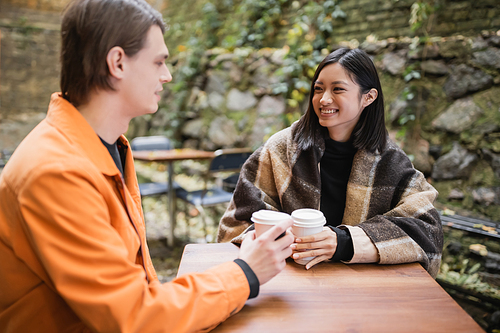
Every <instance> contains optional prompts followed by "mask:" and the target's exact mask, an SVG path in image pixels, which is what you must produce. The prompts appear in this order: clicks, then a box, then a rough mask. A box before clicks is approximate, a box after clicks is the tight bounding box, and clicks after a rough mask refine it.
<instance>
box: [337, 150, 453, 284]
mask: <svg viewBox="0 0 500 333" xmlns="http://www.w3.org/2000/svg"><path fill="white" fill-rule="evenodd" d="M387 155H388V156H385V157H384V156H383V157H382V158H381V160H380V161H379V162H378V163H377V164H374V165H376V167H374V168H373V169H372V173H370V172H367V174H372V176H373V177H371V178H372V180H371V182H372V183H371V184H370V185H371V186H368V187H367V189H368V191H367V193H365V195H364V198H365V200H364V203H365V204H366V202H369V205H367V206H362V205H361V202H362V201H361V200H358V201H359V202H360V206H359V207H358V211H363V210H365V212H366V214H367V216H366V221H364V222H363V223H360V224H359V227H360V228H361V229H363V231H364V232H365V233H366V234H367V235H368V237H370V239H371V240H372V242H373V243H374V244H375V246H376V248H377V250H378V252H379V256H380V261H379V262H380V263H381V264H398V263H406V262H420V263H421V264H422V266H423V267H424V268H425V269H426V270H427V271H428V272H429V274H430V275H432V276H433V277H435V276H436V275H437V273H438V271H439V266H440V263H441V253H442V249H443V230H442V225H441V220H440V217H439V213H438V212H437V210H436V209H435V208H434V205H433V202H434V200H435V199H436V197H437V194H438V193H437V191H436V190H435V189H434V188H433V187H432V186H431V185H430V184H429V183H428V182H427V181H426V180H425V178H424V175H423V174H422V173H421V172H420V171H418V170H415V169H414V168H413V166H412V164H411V162H410V160H409V159H408V157H407V156H406V155H405V154H404V152H402V151H400V150H399V149H392V150H391V151H390V152H388V153H387ZM357 172H359V170H358V171H357ZM351 178H353V177H352V176H351ZM367 178H370V177H367ZM350 181H351V180H350ZM351 187H352V186H351ZM358 188H361V186H359V187H358ZM353 192H355V191H353ZM351 194H352V193H351ZM358 199H359V198H358ZM349 208H350V209H353V208H354V207H352V206H351V207H349ZM346 212H347V209H346Z"/></svg>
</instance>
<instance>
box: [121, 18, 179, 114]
mask: <svg viewBox="0 0 500 333" xmlns="http://www.w3.org/2000/svg"><path fill="white" fill-rule="evenodd" d="M167 57H168V49H167V46H166V45H165V41H164V39H163V34H162V32H161V29H160V27H158V26H157V25H153V26H151V28H150V29H149V31H148V33H147V38H146V42H145V44H144V47H143V48H142V49H141V50H140V51H139V52H138V53H137V54H135V55H134V56H132V57H128V56H126V55H125V61H124V62H123V66H126V68H124V69H125V73H126V75H125V77H124V80H123V82H122V87H121V88H122V89H120V90H121V92H123V94H122V96H123V99H124V102H125V103H124V104H123V105H124V107H125V109H126V110H124V112H125V113H126V115H127V116H130V118H133V117H137V116H141V115H145V114H149V113H155V112H156V110H158V102H159V101H160V98H161V97H160V92H161V91H162V90H163V84H164V83H167V82H170V81H171V80H172V75H171V74H170V71H169V70H168V68H167V66H166V64H165V60H166V59H167Z"/></svg>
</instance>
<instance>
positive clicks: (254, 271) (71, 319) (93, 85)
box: [0, 0, 293, 332]
mask: <svg viewBox="0 0 500 333" xmlns="http://www.w3.org/2000/svg"><path fill="white" fill-rule="evenodd" d="M163 32H164V26H163V22H162V19H161V16H160V15H159V13H157V12H156V11H154V10H153V9H152V8H151V7H150V6H149V5H148V4H147V3H146V2H144V0H75V1H73V2H72V3H71V4H70V5H69V7H68V8H67V9H66V11H65V13H64V16H63V21H62V28H61V35H62V48H61V49H62V51H61V63H62V69H61V91H62V92H61V93H56V94H53V95H52V98H51V101H50V105H49V110H48V114H47V118H46V119H45V120H43V121H42V122H41V123H40V124H39V125H38V126H37V127H36V128H35V129H34V130H33V131H32V132H31V133H30V134H29V135H28V136H27V137H26V138H25V140H24V141H23V142H22V143H21V144H20V145H19V147H18V149H17V150H16V152H15V153H14V154H13V156H12V158H11V159H10V161H9V162H8V164H7V166H6V167H5V169H4V170H3V172H2V174H1V177H0V258H1V260H0V331H1V332H37V331H43V332H62V331H64V332H90V331H97V332H191V331H200V330H209V329H211V328H213V327H215V326H216V325H217V324H219V323H220V322H222V321H223V320H225V319H226V318H227V317H229V316H230V315H232V314H234V313H236V312H237V311H239V310H240V309H241V308H242V307H243V305H244V304H245V301H246V300H247V299H248V298H249V297H255V296H256V295H257V294H258V289H259V284H263V283H266V282H267V281H268V280H270V279H271V278H272V277H273V276H275V275H276V274H278V273H279V272H280V271H281V270H282V269H283V268H284V266H285V259H286V258H287V257H288V256H290V255H291V253H292V250H291V249H290V244H291V243H292V241H293V237H292V236H291V234H290V233H289V232H288V233H287V234H286V235H285V236H284V237H281V238H279V239H278V240H275V239H276V238H277V237H278V236H279V235H280V234H281V233H283V232H284V231H285V230H287V229H288V227H289V226H290V224H291V222H286V223H282V224H280V225H278V226H276V227H274V228H273V229H271V230H270V231H268V232H267V233H266V234H264V235H262V236H261V237H259V238H257V239H256V238H255V235H254V234H250V235H249V237H247V239H246V240H245V241H244V242H243V244H242V246H241V249H240V253H239V259H236V260H235V261H234V262H228V263H225V264H222V265H219V266H217V267H215V268H213V269H210V270H208V271H206V272H204V273H198V274H192V275H185V276H182V277H179V278H177V279H175V280H173V281H172V282H170V283H166V284H161V283H160V282H159V281H158V278H157V277H156V274H155V271H154V268H153V265H152V263H151V258H150V256H149V251H148V248H147V244H146V237H145V229H144V221H143V217H142V211H141V204H140V196H139V190H138V185H137V179H136V176H135V170H134V165H133V159H132V154H131V151H130V149H129V145H128V142H127V140H126V139H125V138H124V137H123V135H122V133H124V132H125V131H126V130H127V127H128V124H129V121H130V120H131V119H132V118H134V117H136V116H140V115H144V114H148V113H154V112H155V111H156V110H157V108H158V105H157V103H158V101H159V99H160V91H161V90H162V85H163V84H164V83H166V82H169V81H170V80H171V79H172V77H171V75H170V73H169V71H168V69H167V67H166V65H165V59H166V58H167V57H168V49H167V47H166V45H165V43H164V40H163Z"/></svg>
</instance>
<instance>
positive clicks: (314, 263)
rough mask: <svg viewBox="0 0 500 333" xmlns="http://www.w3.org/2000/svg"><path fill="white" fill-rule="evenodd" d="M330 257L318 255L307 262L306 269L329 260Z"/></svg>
mask: <svg viewBox="0 0 500 333" xmlns="http://www.w3.org/2000/svg"><path fill="white" fill-rule="evenodd" d="M328 259H329V258H328V256H326V255H322V256H317V257H316V258H314V259H313V260H311V261H309V262H308V263H307V264H306V269H309V268H311V267H313V266H314V265H316V264H319V263H320V262H323V261H327V260H328Z"/></svg>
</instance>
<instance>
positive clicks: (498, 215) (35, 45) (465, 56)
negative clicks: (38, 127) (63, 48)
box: [0, 0, 500, 220]
mask: <svg viewBox="0 0 500 333" xmlns="http://www.w3.org/2000/svg"><path fill="white" fill-rule="evenodd" d="M62 2H63V1H60V2H59V1H48V0H47V1H34V0H33V1H29V0H26V1H22V0H9V1H7V2H5V0H2V2H0V33H1V44H0V151H2V150H4V149H6V150H7V151H12V150H13V149H14V148H15V147H16V146H17V144H18V143H19V142H20V141H21V140H22V138H23V137H24V136H25V135H26V134H27V133H28V132H29V131H30V130H31V128H33V127H34V126H35V124H36V123H38V122H39V121H40V120H41V119H42V118H43V117H44V116H45V112H46V107H47V104H48V101H49V96H50V94H51V93H52V92H53V91H57V90H58V85H59V84H58V54H59V51H58V50H59V21H60V16H59V13H58V11H59V7H57V6H61V5H62ZM49 3H50V4H51V5H50V6H52V7H50V8H53V9H54V10H55V9H57V11H39V10H36V9H37V8H42V7H41V6H42V5H43V6H44V7H43V8H44V9H50V8H49V5H48V4H49ZM168 3H169V4H174V1H171V0H170V1H168ZM411 3H412V1H406V0H400V1H394V2H389V1H376V0H373V1H367V0H351V1H343V2H342V6H343V9H344V10H345V11H347V12H349V13H350V14H349V17H348V18H347V19H346V21H345V24H343V25H342V26H338V27H337V29H346V30H344V31H343V32H340V30H337V32H339V36H340V37H339V38H342V39H346V40H351V39H353V38H356V39H358V41H359V43H358V42H352V43H350V45H357V44H360V46H361V47H362V48H364V49H365V50H366V51H367V52H368V53H370V54H371V55H372V56H373V59H374V61H375V63H376V66H377V68H378V69H379V71H380V75H381V80H382V83H383V87H384V96H385V98H386V102H387V105H386V106H387V119H388V125H389V127H391V135H392V136H393V138H394V139H395V140H396V141H398V143H399V144H400V145H401V146H402V147H403V148H404V149H405V150H406V151H407V153H408V154H409V155H410V156H412V158H413V159H414V164H415V166H416V167H417V168H419V169H420V170H422V171H423V172H424V173H425V174H426V175H427V176H429V177H431V179H432V181H433V184H434V185H435V186H436V188H437V189H438V190H439V191H440V198H439V200H441V201H443V202H447V203H452V204H454V203H456V204H457V205H460V206H462V207H465V208H467V209H471V210H472V209H474V210H477V211H479V212H481V213H483V214H486V215H487V216H489V217H490V218H492V219H495V220H500V86H499V85H500V75H499V71H500V53H499V52H500V51H499V49H500V40H499V39H500V36H499V33H498V32H497V30H498V28H500V24H499V22H498V17H500V15H497V14H498V12H497V11H498V5H497V1H486V0H477V1H447V2H446V5H447V6H448V7H447V9H448V10H444V11H442V12H441V13H440V14H438V15H437V17H436V19H435V23H434V25H433V27H434V28H433V29H434V30H433V31H434V32H439V31H442V32H447V31H450V34H452V33H451V32H453V34H457V33H463V34H466V32H467V33H469V34H470V35H471V36H472V37H461V36H455V37H437V38H434V39H431V40H430V43H429V45H428V47H427V48H426V50H425V52H424V51H423V50H422V49H419V48H416V49H415V48H414V45H412V41H414V40H412V39H410V38H394V37H396V36H400V35H405V34H410V32H409V30H408V29H409V27H408V24H407V22H406V23H405V22H403V21H406V20H407V18H408V12H407V11H408V10H409V5H410V4H411ZM15 4H17V5H22V6H24V7H19V6H14V5H15ZM389 4H390V6H389ZM465 4H468V5H469V6H472V7H467V6H465ZM345 6H353V7H352V8H350V9H349V8H348V7H345ZM25 7H30V8H25ZM354 7H355V8H354ZM33 8H34V9H33ZM398 8H399V9H398ZM471 8H473V9H474V10H471ZM453 13H454V14H453ZM460 13H461V14H460ZM388 15H389V16H388ZM447 17H448V19H447V20H448V21H446V20H444V19H445V18H447ZM403 18H404V20H403ZM462 23H463V24H462ZM376 25H379V26H378V27H376ZM391 27H392V28H393V30H391V29H392V28H391ZM488 27H493V28H495V29H487V28H488ZM377 29H378V30H377ZM439 29H443V30H439ZM446 29H451V30H446ZM455 29H458V30H455ZM461 29H466V30H461ZM485 29H486V30H488V31H489V32H484V33H483V34H482V35H480V34H478V33H477V31H482V30H485ZM474 31H476V32H474ZM367 34H374V35H377V36H378V40H377V39H376V38H369V39H367V40H365V38H366V36H367ZM384 36H385V37H390V38H387V39H384V38H383V37H384ZM339 43H341V42H339ZM341 44H342V43H341ZM285 53H286V48H282V49H279V48H278V49H263V50H258V51H249V50H243V49H240V50H238V51H237V52H234V53H227V52H226V51H223V50H209V51H207V52H206V53H205V54H204V55H202V56H201V57H202V59H201V61H200V64H202V66H204V68H203V70H202V73H203V74H202V75H200V76H199V77H197V78H195V79H194V80H193V83H192V86H191V87H190V89H189V90H188V91H187V92H186V91H185V90H183V92H182V93H187V94H188V95H187V97H188V98H187V102H186V103H185V104H183V105H180V104H178V103H176V102H175V98H176V97H177V96H178V95H179V94H180V92H177V91H178V88H177V87H176V86H175V82H174V83H171V84H170V85H167V86H166V89H165V96H164V100H165V103H164V104H163V106H162V108H161V109H160V111H159V112H157V113H156V114H155V115H153V116H145V117H140V118H138V119H137V120H136V121H134V122H133V123H132V125H131V128H130V130H129V133H128V134H129V137H133V136H136V135H147V134H156V133H167V134H168V135H171V137H172V138H174V139H176V140H177V142H178V145H183V146H186V147H197V148H203V149H217V148H220V147H234V146H252V147H256V146H258V145H260V144H261V143H262V142H263V141H264V140H266V139H267V138H268V137H269V135H271V134H272V133H274V132H276V131H278V130H279V129H281V128H283V127H285V126H287V125H289V124H290V122H291V121H293V120H295V119H297V118H298V116H299V115H300V114H301V112H302V111H303V110H304V105H299V106H294V107H291V106H290V103H288V101H287V100H286V97H285V95H284V94H283V92H280V91H279V89H278V90H276V89H275V88H276V85H278V86H279V82H280V80H281V78H280V77H279V76H277V75H276V72H277V70H278V69H279V68H281V67H282V65H283V58H284V55H285ZM180 67H181V64H177V65H176V66H174V68H173V70H174V73H175V71H176V70H177V69H178V68H180ZM177 74H178V73H175V75H177Z"/></svg>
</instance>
